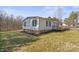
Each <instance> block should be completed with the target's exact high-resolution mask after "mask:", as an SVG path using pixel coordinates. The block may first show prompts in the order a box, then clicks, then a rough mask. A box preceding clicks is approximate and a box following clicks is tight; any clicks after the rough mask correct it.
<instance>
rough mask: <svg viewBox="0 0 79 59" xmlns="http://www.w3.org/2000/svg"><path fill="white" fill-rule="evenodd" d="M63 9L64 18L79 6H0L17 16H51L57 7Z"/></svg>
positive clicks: (0, 8)
mask: <svg viewBox="0 0 79 59" xmlns="http://www.w3.org/2000/svg"><path fill="white" fill-rule="evenodd" d="M58 8H61V9H62V13H61V14H62V16H63V17H62V18H66V17H68V16H69V14H70V12H72V11H74V10H77V11H78V10H79V7H78V6H61V7H59V6H0V10H4V11H5V12H7V13H8V14H9V15H10V14H13V15H15V16H23V17H27V16H42V17H49V16H52V17H53V16H55V15H56V12H57V9H58Z"/></svg>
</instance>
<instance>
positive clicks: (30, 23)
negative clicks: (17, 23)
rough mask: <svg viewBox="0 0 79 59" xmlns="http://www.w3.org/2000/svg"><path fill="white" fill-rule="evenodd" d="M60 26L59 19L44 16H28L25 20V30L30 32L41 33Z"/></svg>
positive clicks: (23, 25)
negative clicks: (54, 19)
mask: <svg viewBox="0 0 79 59" xmlns="http://www.w3.org/2000/svg"><path fill="white" fill-rule="evenodd" d="M58 26H59V23H58V21H53V18H44V17H39V16H36V17H27V18H25V19H24V20H23V24H22V27H23V30H24V31H25V32H28V33H33V34H40V33H43V32H47V31H51V30H53V29H56V28H57V27H58Z"/></svg>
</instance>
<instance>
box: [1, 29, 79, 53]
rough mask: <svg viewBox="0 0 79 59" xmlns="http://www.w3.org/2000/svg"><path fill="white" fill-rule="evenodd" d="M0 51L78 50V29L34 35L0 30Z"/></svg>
mask: <svg viewBox="0 0 79 59" xmlns="http://www.w3.org/2000/svg"><path fill="white" fill-rule="evenodd" d="M0 34H1V36H0V37H1V39H0V51H32V52H68V51H69V52H72V51H73V52H75V51H79V30H78V29H77V30H76V29H71V30H68V31H63V32H50V33H46V34H42V35H40V36H34V35H30V34H27V33H22V32H19V31H15V32H1V33H0Z"/></svg>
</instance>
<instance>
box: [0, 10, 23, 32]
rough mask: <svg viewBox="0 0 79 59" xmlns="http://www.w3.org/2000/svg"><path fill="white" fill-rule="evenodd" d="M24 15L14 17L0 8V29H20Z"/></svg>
mask: <svg viewBox="0 0 79 59" xmlns="http://www.w3.org/2000/svg"><path fill="white" fill-rule="evenodd" d="M22 19H23V17H22V16H17V17H14V15H8V14H7V13H6V12H5V11H3V10H0V31H10V30H20V29H21V28H22Z"/></svg>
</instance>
